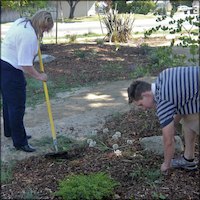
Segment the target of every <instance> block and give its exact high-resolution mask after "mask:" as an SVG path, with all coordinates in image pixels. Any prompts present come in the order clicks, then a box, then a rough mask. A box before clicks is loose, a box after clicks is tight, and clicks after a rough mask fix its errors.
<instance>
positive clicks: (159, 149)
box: [140, 136, 184, 155]
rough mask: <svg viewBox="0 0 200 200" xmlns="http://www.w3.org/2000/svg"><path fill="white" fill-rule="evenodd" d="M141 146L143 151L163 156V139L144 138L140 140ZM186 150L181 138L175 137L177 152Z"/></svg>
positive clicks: (156, 137)
mask: <svg viewBox="0 0 200 200" xmlns="http://www.w3.org/2000/svg"><path fill="white" fill-rule="evenodd" d="M140 145H141V147H142V148H143V149H145V150H146V151H148V152H151V153H154V154H156V155H163V154H164V148H163V137H162V136H151V137H144V138H142V139H141V140H140ZM183 150H184V146H183V142H182V140H181V138H180V137H179V136H175V151H176V152H182V151H183Z"/></svg>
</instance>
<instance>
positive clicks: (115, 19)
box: [102, 8, 135, 43]
mask: <svg viewBox="0 0 200 200" xmlns="http://www.w3.org/2000/svg"><path fill="white" fill-rule="evenodd" d="M102 20H103V23H104V24H105V26H106V28H107V32H108V34H107V36H108V38H109V41H110V42H111V41H112V42H119V43H120V42H128V40H129V39H130V38H131V37H132V35H131V32H132V28H133V23H134V21H135V18H134V16H133V15H131V14H118V11H117V8H115V10H112V9H111V10H110V12H108V13H106V14H105V16H104V17H103V18H102Z"/></svg>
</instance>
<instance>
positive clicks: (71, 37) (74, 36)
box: [69, 35, 77, 43]
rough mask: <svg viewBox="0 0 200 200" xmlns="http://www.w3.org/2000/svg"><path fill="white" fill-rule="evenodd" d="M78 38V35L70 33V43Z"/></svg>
mask: <svg viewBox="0 0 200 200" xmlns="http://www.w3.org/2000/svg"><path fill="white" fill-rule="evenodd" d="M76 39H77V35H70V36H69V42H70V43H73V42H75V41H76Z"/></svg>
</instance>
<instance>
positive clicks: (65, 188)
mask: <svg viewBox="0 0 200 200" xmlns="http://www.w3.org/2000/svg"><path fill="white" fill-rule="evenodd" d="M117 185H118V183H117V182H116V181H114V180H112V179H110V178H109V176H108V175H107V174H105V173H103V172H99V173H94V174H89V175H83V174H80V175H71V176H68V177H66V178H65V179H64V180H62V181H60V182H59V190H58V191H57V192H56V193H55V194H56V195H57V196H61V197H62V198H63V199H64V200H77V199H79V200H101V199H103V198H107V197H111V196H112V195H113V193H114V187H115V186H117Z"/></svg>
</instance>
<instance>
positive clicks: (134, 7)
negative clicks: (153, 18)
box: [130, 0, 156, 15]
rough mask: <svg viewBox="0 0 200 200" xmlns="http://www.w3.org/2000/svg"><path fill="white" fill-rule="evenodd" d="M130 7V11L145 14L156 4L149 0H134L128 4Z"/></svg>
mask: <svg viewBox="0 0 200 200" xmlns="http://www.w3.org/2000/svg"><path fill="white" fill-rule="evenodd" d="M130 7H131V8H130V10H131V12H133V13H136V14H144V15H146V14H148V13H149V12H151V11H152V10H154V9H155V8H156V4H155V3H154V2H153V1H151V0H146V1H140V0H139V1H138V0H135V1H133V2H132V3H131V4H130Z"/></svg>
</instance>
